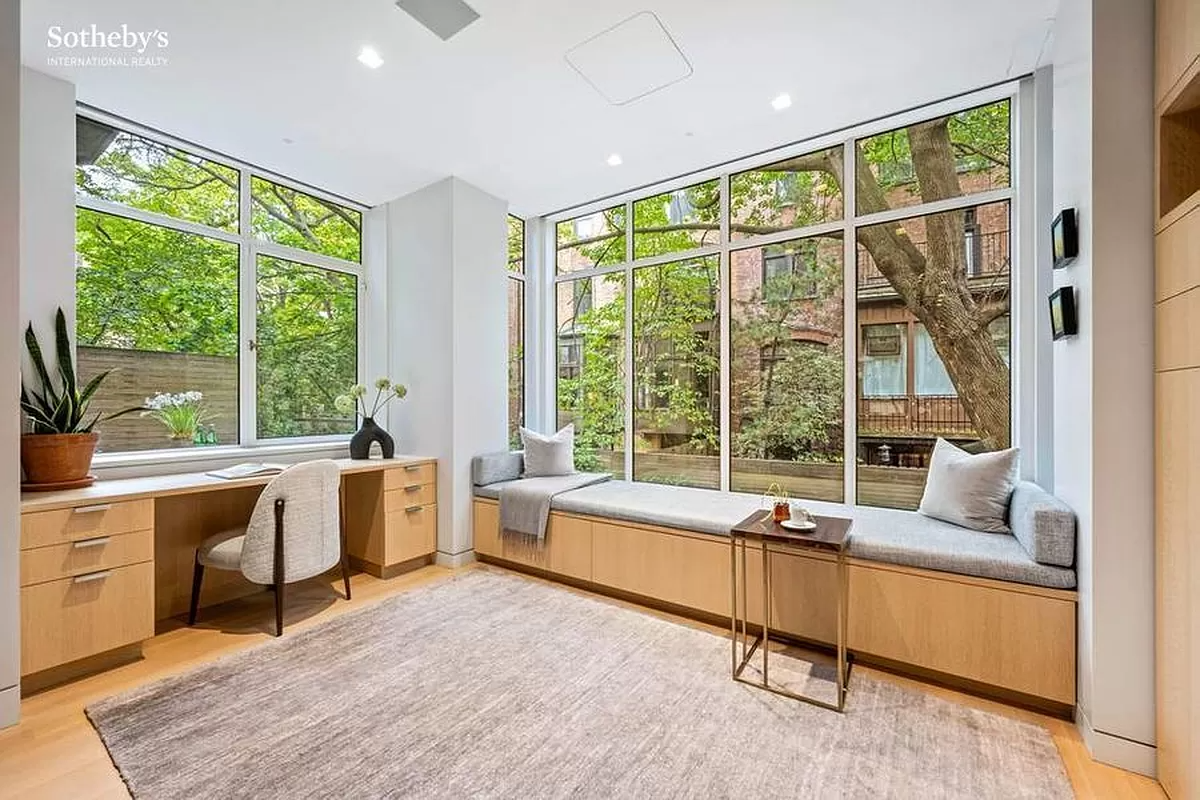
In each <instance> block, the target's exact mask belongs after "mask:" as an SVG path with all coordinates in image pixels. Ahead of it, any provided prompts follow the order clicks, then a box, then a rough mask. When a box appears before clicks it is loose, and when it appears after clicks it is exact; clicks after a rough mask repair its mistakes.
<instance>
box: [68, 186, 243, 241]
mask: <svg viewBox="0 0 1200 800" xmlns="http://www.w3.org/2000/svg"><path fill="white" fill-rule="evenodd" d="M75 205H76V206H77V207H78V208H86V209H88V210H90V211H98V212H100V213H101V214H109V215H111V216H114V217H123V218H125V219H132V220H135V221H137V222H144V223H146V224H147V225H154V226H156V227H159V228H170V229H171V230H174V231H181V232H183V233H191V234H195V235H196V236H203V237H205V238H208V239H217V240H220V241H222V242H230V243H232V244H238V243H240V242H241V237H240V235H239V234H237V233H233V232H231V231H227V230H222V229H221V228H213V227H211V226H209V225H201V224H200V223H198V222H189V221H187V220H186V219H179V218H178V217H169V216H167V215H166V214H158V213H155V212H153V211H146V210H144V209H141V208H136V207H134V206H126V205H122V204H120V203H114V202H112V201H111V200H103V199H101V198H98V197H87V196H77V197H76V198H75Z"/></svg>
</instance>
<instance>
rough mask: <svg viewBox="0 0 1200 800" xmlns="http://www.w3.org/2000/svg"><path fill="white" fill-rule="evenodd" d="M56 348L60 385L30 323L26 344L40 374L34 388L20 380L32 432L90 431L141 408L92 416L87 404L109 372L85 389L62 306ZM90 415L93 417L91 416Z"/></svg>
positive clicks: (23, 406) (56, 318) (57, 316)
mask: <svg viewBox="0 0 1200 800" xmlns="http://www.w3.org/2000/svg"><path fill="white" fill-rule="evenodd" d="M54 344H55V347H54V351H55V358H56V360H57V366H58V384H59V385H58V386H57V387H56V386H55V382H54V380H53V379H52V378H51V376H50V370H49V369H47V367H46V360H45V358H44V357H43V355H42V347H41V344H40V343H39V342H38V338H37V334H36V333H34V332H33V324H32V323H31V324H30V325H29V326H28V327H27V328H26V329H25V347H26V349H27V350H28V351H29V360H30V362H32V364H33V370H34V372H35V373H36V374H37V379H38V384H39V386H38V387H33V388H31V387H30V386H29V385H27V384H26V383H25V381H21V410H22V411H24V412H25V414H26V415H27V416H28V417H29V420H30V423H31V424H32V426H33V433H37V434H53V433H91V432H92V430H93V429H94V428H95V427H96V423H98V422H100V421H102V420H109V419H114V418H115V417H120V416H123V415H125V414H131V413H133V412H134V411H140V410H141V409H140V408H127V409H125V410H123V411H118V412H117V413H115V414H109V415H107V416H104V417H102V416H101V415H100V414H96V415H95V416H91V415H89V414H88V407H89V406H90V405H91V402H92V397H93V396H95V394H96V391H97V390H98V389H99V388H100V386H101V384H103V383H104V380H105V378H107V377H108V375H109V373H107V372H102V373H100V374H99V375H97V376H96V377H94V378H92V379H91V380H90V381H88V383H87V385H86V386H84V387H83V389H80V388H79V384H78V382H77V380H76V376H75V362H74V359H73V358H72V356H71V337H70V334H69V333H67V319H66V316H65V315H64V314H63V310H62V309H61V308H60V309H58V312H57V313H56V314H55V315H54ZM89 417H90V418H89Z"/></svg>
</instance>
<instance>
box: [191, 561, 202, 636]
mask: <svg viewBox="0 0 1200 800" xmlns="http://www.w3.org/2000/svg"><path fill="white" fill-rule="evenodd" d="M203 581H204V565H203V564H201V563H200V554H199V553H197V554H196V565H195V566H194V567H192V605H191V607H190V608H188V625H195V624H196V612H198V611H199V610H200V584H201V583H202V582H203Z"/></svg>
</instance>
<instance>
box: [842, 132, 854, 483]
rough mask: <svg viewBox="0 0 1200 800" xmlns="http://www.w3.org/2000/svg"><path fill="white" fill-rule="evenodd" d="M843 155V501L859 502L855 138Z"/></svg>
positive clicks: (846, 144) (845, 145)
mask: <svg viewBox="0 0 1200 800" xmlns="http://www.w3.org/2000/svg"><path fill="white" fill-rule="evenodd" d="M843 146H844V147H845V155H844V157H843V165H842V174H843V175H844V176H846V178H844V179H843V180H842V208H843V209H844V212H843V214H844V216H845V220H844V221H843V223H842V224H843V226H844V227H843V228H842V231H843V233H842V350H843V353H842V356H843V367H842V371H843V376H842V377H843V388H842V398H843V399H842V404H843V408H842V430H843V431H844V441H843V444H842V461H843V468H842V481H843V486H842V489H843V494H842V500H843V502H845V503H849V504H851V505H854V504H857V503H858V456H857V454H858V240H857V238H856V233H855V227H854V211H855V205H856V203H857V198H856V196H855V191H854V178H853V176H854V174H855V170H856V169H857V167H858V165H857V163H856V153H855V148H854V140H853V139H851V140H850V141H848V142H846V143H845V144H844V145H843Z"/></svg>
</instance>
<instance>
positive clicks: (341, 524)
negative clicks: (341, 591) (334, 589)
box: [338, 486, 350, 600]
mask: <svg viewBox="0 0 1200 800" xmlns="http://www.w3.org/2000/svg"><path fill="white" fill-rule="evenodd" d="M338 528H339V531H338V533H339V535H340V537H341V541H342V586H343V587H344V588H345V589H346V599H347V600H349V599H350V554H349V553H347V552H346V487H345V486H339V487H338Z"/></svg>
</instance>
